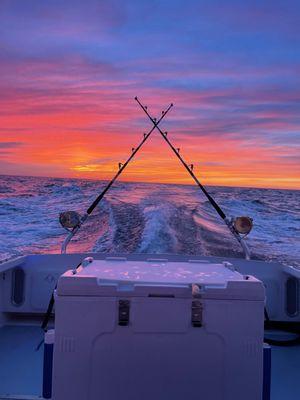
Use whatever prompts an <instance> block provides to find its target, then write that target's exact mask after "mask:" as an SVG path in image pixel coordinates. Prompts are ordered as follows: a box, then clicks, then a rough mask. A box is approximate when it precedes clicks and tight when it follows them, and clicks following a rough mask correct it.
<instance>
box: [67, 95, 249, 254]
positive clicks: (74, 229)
mask: <svg viewBox="0 0 300 400" xmlns="http://www.w3.org/2000/svg"><path fill="white" fill-rule="evenodd" d="M134 99H135V101H136V102H137V103H138V104H139V106H140V107H141V109H142V110H143V111H144V113H145V114H146V115H147V116H148V118H149V119H150V121H151V122H152V124H153V126H152V128H151V129H150V130H149V131H148V133H144V135H143V139H142V141H141V142H140V144H139V145H138V146H137V147H136V148H134V147H133V148H132V152H131V154H130V156H129V157H128V159H127V160H126V162H125V163H124V164H123V163H119V170H118V172H117V173H116V174H115V176H114V177H113V178H112V180H111V181H110V182H109V183H108V185H107V186H106V187H105V188H104V189H103V191H102V192H101V193H100V194H99V196H97V198H96V199H95V200H94V201H93V203H92V204H91V205H90V207H89V208H88V209H87V211H86V213H85V215H83V216H82V217H80V216H79V215H78V214H77V215H75V222H74V223H73V225H72V224H70V225H69V226H67V227H66V226H65V225H64V221H63V214H68V213H69V215H67V216H66V218H67V219H68V218H69V217H70V213H74V214H76V213H75V212H73V211H67V212H66V213H62V214H61V215H60V222H61V223H62V225H63V226H64V227H65V228H66V229H67V230H68V231H69V234H68V236H67V237H66V239H65V240H64V242H63V244H62V249H61V252H62V253H66V249H67V245H68V244H69V242H70V241H71V239H72V237H73V236H74V235H75V234H76V233H77V232H78V230H79V229H80V227H81V226H82V224H83V223H84V222H85V221H86V219H87V218H88V217H89V215H90V214H91V213H92V212H93V210H94V209H95V208H96V206H97V205H98V204H99V203H100V201H101V200H102V199H103V197H104V196H105V194H106V193H107V192H108V190H109V189H110V188H111V186H112V185H113V184H114V182H115V181H116V180H117V179H118V177H119V176H120V175H121V174H122V172H123V171H124V169H125V168H126V167H127V165H128V164H129V163H130V161H131V160H132V159H133V158H134V156H135V155H136V154H137V152H138V151H139V150H140V149H141V147H142V146H143V145H144V143H145V142H146V141H147V140H148V139H149V137H150V136H151V134H152V132H153V131H154V130H155V129H156V130H157V131H158V132H159V133H160V135H161V136H162V138H163V139H164V140H165V141H166V143H167V144H168V145H169V147H170V148H171V149H172V151H173V153H174V154H175V155H176V157H177V158H178V159H179V160H180V162H181V163H182V165H183V166H184V168H185V169H186V170H187V172H188V173H189V175H190V176H191V177H192V179H193V180H194V181H195V183H196V184H197V186H198V187H199V188H200V189H201V191H202V192H203V193H204V195H205V196H206V198H207V199H208V200H209V202H210V204H211V205H212V206H213V208H214V209H215V210H216V212H217V213H218V215H219V216H220V217H221V218H222V220H223V221H224V223H225V224H226V225H227V227H228V228H229V230H230V232H231V233H232V234H233V236H234V237H235V238H236V240H237V241H238V242H239V243H240V245H241V246H242V248H243V251H244V253H245V256H246V259H250V251H249V249H248V246H247V245H246V243H245V242H244V241H243V237H242V236H240V234H239V232H238V231H237V230H236V228H235V226H234V223H233V221H232V220H230V219H228V218H227V217H226V214H225V213H224V211H223V210H222V209H221V207H220V206H219V205H218V204H217V203H216V201H215V200H214V199H213V198H212V196H211V195H210V194H209V193H208V192H207V190H206V189H205V187H204V186H203V185H202V184H201V182H200V181H199V180H198V178H197V177H196V175H195V173H194V166H193V164H187V163H186V162H185V161H184V159H183V158H182V156H181V154H180V149H179V148H176V147H174V146H173V144H172V143H171V141H170V140H169V138H168V132H163V131H162V130H161V129H160V127H159V124H160V123H161V121H162V120H163V119H164V118H165V116H166V115H167V114H168V112H169V111H170V110H171V108H172V107H173V103H171V104H170V105H169V106H168V107H167V108H166V110H164V111H162V113H161V116H160V118H159V119H157V118H153V117H152V116H151V115H150V113H149V112H148V107H147V106H145V105H143V104H142V103H141V102H140V100H139V99H138V97H135V98H134ZM73 216H74V215H73ZM73 216H72V217H73ZM69 228H71V229H69Z"/></svg>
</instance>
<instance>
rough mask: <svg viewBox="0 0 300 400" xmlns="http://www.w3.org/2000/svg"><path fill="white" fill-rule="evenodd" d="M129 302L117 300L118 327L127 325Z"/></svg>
mask: <svg viewBox="0 0 300 400" xmlns="http://www.w3.org/2000/svg"><path fill="white" fill-rule="evenodd" d="M129 314H130V301H129V300H119V325H120V326H127V325H128V324H129Z"/></svg>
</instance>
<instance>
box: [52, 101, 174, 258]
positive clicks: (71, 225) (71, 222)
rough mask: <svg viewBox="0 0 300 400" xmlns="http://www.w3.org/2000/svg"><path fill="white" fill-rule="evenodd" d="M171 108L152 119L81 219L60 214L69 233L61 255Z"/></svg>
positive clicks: (67, 213) (76, 214)
mask: <svg viewBox="0 0 300 400" xmlns="http://www.w3.org/2000/svg"><path fill="white" fill-rule="evenodd" d="M144 107H145V109H147V107H146V106H144ZM172 107H173V103H171V104H170V105H169V107H168V108H167V109H166V110H164V111H162V113H161V117H160V118H159V119H158V120H156V119H153V121H152V122H153V127H152V128H151V129H150V131H149V132H148V133H144V137H143V139H142V141H141V142H140V144H139V145H138V146H137V147H136V148H134V147H133V148H132V153H131V154H130V156H129V157H128V159H127V160H126V162H125V163H124V164H122V163H119V170H118V172H117V173H116V174H115V176H114V177H113V178H112V180H111V181H110V182H109V183H108V185H107V186H106V187H105V188H104V189H103V191H102V192H101V193H100V194H99V196H98V197H97V198H96V199H95V200H94V201H93V203H92V204H91V205H90V207H89V208H88V209H87V211H86V213H85V214H84V215H83V216H82V217H81V216H80V215H79V214H78V213H77V212H75V211H66V212H65V213H61V214H60V218H59V220H60V223H61V225H62V226H63V227H64V228H65V229H66V230H67V231H68V232H69V234H68V235H67V237H66V238H65V240H64V242H63V244H62V247H61V253H62V254H64V253H66V250H67V246H68V244H69V243H70V241H71V239H72V238H73V236H74V235H75V234H76V233H77V232H78V231H79V229H80V228H81V226H82V225H83V224H84V222H85V221H86V220H87V218H88V217H89V215H90V214H91V213H92V212H93V211H94V209H95V208H96V207H97V205H98V204H99V203H100V201H101V200H102V199H103V197H104V196H105V194H106V193H107V192H108V190H109V189H110V188H111V186H112V185H113V184H114V182H115V181H116V180H117V179H118V177H119V176H120V175H121V174H122V172H123V171H124V169H125V168H126V167H127V165H128V164H129V163H130V161H131V160H132V159H133V158H134V156H135V155H136V153H137V152H138V151H139V150H140V149H141V147H142V146H143V144H144V143H145V142H146V141H147V140H148V139H149V137H150V135H151V134H152V132H153V131H154V130H155V128H158V125H159V123H160V122H161V121H162V120H163V118H164V117H165V116H166V115H167V114H168V112H169V111H170V109H171V108H172Z"/></svg>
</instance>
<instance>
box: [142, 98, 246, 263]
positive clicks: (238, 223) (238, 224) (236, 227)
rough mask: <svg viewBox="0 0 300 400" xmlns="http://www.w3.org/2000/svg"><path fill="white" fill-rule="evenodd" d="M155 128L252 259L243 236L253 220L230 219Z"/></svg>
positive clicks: (191, 167)
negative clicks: (241, 234)
mask: <svg viewBox="0 0 300 400" xmlns="http://www.w3.org/2000/svg"><path fill="white" fill-rule="evenodd" d="M134 99H135V100H136V101H137V103H138V104H139V105H140V107H141V108H142V110H143V111H144V112H145V114H146V115H147V116H148V118H149V119H150V120H151V122H152V123H153V124H155V121H156V119H155V118H152V117H151V115H150V114H149V112H148V109H147V107H145V106H144V105H143V104H142V103H141V102H140V101H139V99H138V97H135V98H134ZM155 128H156V129H157V130H158V131H159V133H160V134H161V136H162V137H163V139H164V140H165V141H166V142H167V143H168V145H169V146H170V148H171V149H172V151H173V153H174V154H175V155H176V157H177V158H178V159H179V160H180V162H181V163H182V165H183V166H184V168H185V169H186V170H187V171H188V173H189V174H190V176H191V177H192V178H193V179H194V181H195V182H196V184H197V186H198V187H199V188H200V189H201V190H202V192H203V193H204V195H205V196H206V198H207V199H208V200H209V202H210V204H211V205H212V206H213V207H214V209H215V210H216V212H217V213H218V215H219V216H220V217H221V218H222V220H223V221H224V222H225V224H226V226H227V227H228V228H229V230H230V232H231V233H232V234H233V236H234V237H235V238H236V240H237V241H238V242H239V244H240V245H241V246H242V248H243V251H244V253H245V257H246V259H247V260H250V250H249V248H248V246H247V244H246V243H245V242H244V241H243V238H244V237H245V236H246V235H247V234H248V233H249V232H250V230H251V229H252V220H251V218H249V217H237V218H236V219H235V220H234V221H233V220H229V219H228V218H227V217H226V214H225V213H224V211H223V210H222V209H221V207H220V206H219V205H218V204H217V202H216V201H215V200H214V199H213V198H212V197H211V195H210V194H209V193H208V192H207V190H206V189H205V187H204V186H203V185H202V184H201V182H200V181H199V180H198V178H197V177H196V175H195V174H194V172H193V169H194V166H193V164H190V165H188V164H187V163H186V162H185V161H184V159H183V158H182V157H181V154H180V149H179V148H176V147H174V146H173V144H172V143H171V141H170V140H169V139H168V136H167V135H168V132H163V131H162V130H161V129H160V127H159V126H155ZM240 232H242V233H244V235H245V236H244V237H241V236H240Z"/></svg>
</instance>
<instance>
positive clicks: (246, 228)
mask: <svg viewBox="0 0 300 400" xmlns="http://www.w3.org/2000/svg"><path fill="white" fill-rule="evenodd" d="M232 225H233V227H234V229H235V230H236V231H237V232H238V233H240V234H241V235H245V236H246V235H248V234H249V233H250V232H251V230H252V228H253V219H252V218H250V217H245V216H242V217H236V218H234V219H233V220H232Z"/></svg>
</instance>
